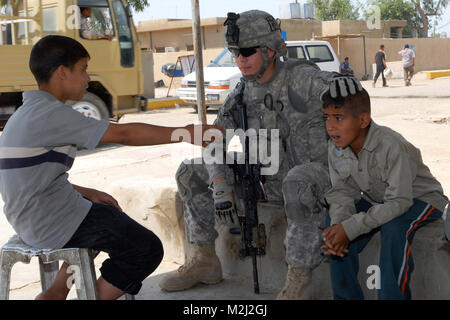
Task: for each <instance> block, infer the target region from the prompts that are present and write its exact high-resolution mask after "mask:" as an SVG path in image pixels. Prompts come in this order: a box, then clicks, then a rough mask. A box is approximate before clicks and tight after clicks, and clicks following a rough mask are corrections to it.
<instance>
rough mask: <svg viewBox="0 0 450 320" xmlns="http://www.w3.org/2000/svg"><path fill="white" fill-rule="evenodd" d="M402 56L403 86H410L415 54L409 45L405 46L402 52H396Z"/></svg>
mask: <svg viewBox="0 0 450 320" xmlns="http://www.w3.org/2000/svg"><path fill="white" fill-rule="evenodd" d="M398 54H399V55H401V56H402V65H403V79H404V80H405V86H410V85H411V79H412V76H413V74H414V64H415V63H416V54H415V53H414V51H413V50H412V49H411V48H410V47H409V44H405V47H404V49H403V50H400V51H399V52H398Z"/></svg>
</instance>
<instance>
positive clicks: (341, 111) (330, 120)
mask: <svg viewBox="0 0 450 320" xmlns="http://www.w3.org/2000/svg"><path fill="white" fill-rule="evenodd" d="M323 117H324V120H325V124H326V128H327V132H328V134H329V135H330V137H331V139H333V141H334V143H335V144H336V146H337V147H339V148H346V147H348V146H350V148H351V149H352V150H353V152H354V153H355V154H356V155H357V154H358V153H359V151H360V150H361V149H362V147H363V146H364V141H365V139H366V134H367V125H368V123H369V122H370V115H369V114H367V113H362V114H361V115H359V116H358V117H354V116H353V115H352V114H350V112H348V111H347V110H346V109H345V108H344V107H340V108H336V107H335V106H334V105H332V104H330V105H328V106H327V107H326V108H324V109H323Z"/></svg>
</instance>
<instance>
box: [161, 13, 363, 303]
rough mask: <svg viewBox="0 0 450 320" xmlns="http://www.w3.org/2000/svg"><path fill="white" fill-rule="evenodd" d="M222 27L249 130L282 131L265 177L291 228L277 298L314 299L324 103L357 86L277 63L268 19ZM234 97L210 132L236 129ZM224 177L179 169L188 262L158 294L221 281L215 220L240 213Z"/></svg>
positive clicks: (322, 213)
mask: <svg viewBox="0 0 450 320" xmlns="http://www.w3.org/2000/svg"><path fill="white" fill-rule="evenodd" d="M224 25H226V26H227V33H226V40H227V46H228V49H229V50H230V51H231V52H232V54H233V55H234V57H235V60H236V62H237V65H238V67H239V69H240V70H241V72H242V75H243V78H242V79H241V82H242V83H241V85H242V84H243V85H245V89H244V93H243V101H244V103H245V104H246V105H247V116H248V124H249V127H250V128H254V129H269V130H268V131H269V132H270V129H278V130H279V139H280V144H279V145H280V148H279V149H278V150H276V151H278V152H279V163H277V166H278V171H277V172H276V173H275V174H273V175H267V176H265V182H264V189H265V191H266V194H267V198H268V200H269V201H283V203H284V208H285V212H286V216H287V222H288V227H287V232H286V236H285V241H284V244H285V247H286V262H287V264H288V273H287V277H286V284H285V287H284V288H283V290H282V291H281V292H280V293H279V295H278V297H277V298H278V299H311V298H312V295H311V272H312V270H313V269H314V268H315V267H317V266H318V265H319V264H320V262H321V260H322V256H321V254H320V244H321V232H322V231H321V229H323V228H324V227H325V218H326V210H325V208H324V205H323V203H322V202H321V200H322V199H323V195H324V193H325V192H326V191H327V190H328V189H329V188H330V183H329V175H328V166H327V134H326V130H325V126H324V122H323V118H322V117H323V116H322V111H321V109H322V101H321V97H322V95H324V94H325V93H327V94H331V96H337V95H342V96H347V95H348V94H355V93H356V90H361V85H360V84H359V82H358V81H357V80H356V79H355V78H353V77H351V76H349V75H345V76H344V75H341V74H339V73H330V72H325V71H320V69H319V68H318V67H317V66H316V65H315V64H312V63H304V62H300V61H296V60H295V61H294V60H292V61H286V62H282V61H280V59H279V58H280V57H281V56H284V55H285V54H286V51H287V50H286V45H285V43H284V41H283V38H282V36H281V30H280V23H279V22H278V21H277V20H275V19H274V18H273V17H272V16H271V15H270V14H268V13H266V12H263V11H258V10H251V11H247V12H243V13H241V14H240V15H239V14H234V13H229V14H228V19H227V20H226V21H225V24H224ZM330 84H332V85H331V86H330ZM330 88H332V90H331V92H330ZM336 89H337V90H336ZM237 92H238V89H235V90H234V92H233V93H231V94H230V95H229V96H228V98H227V100H226V101H225V103H224V105H223V106H222V107H221V108H220V110H219V113H218V117H217V119H216V121H215V124H218V125H221V126H223V127H225V128H227V129H235V128H237V121H235V119H234V118H233V112H232V107H233V104H234V102H235V99H236V96H237ZM268 135H270V133H269V134H268ZM276 151H275V152H276ZM272 152H274V151H273V150H272ZM229 170H230V169H229V167H227V166H226V165H223V164H222V165H220V164H214V165H209V164H205V163H203V164H194V162H192V163H191V164H185V163H182V164H181V165H180V167H179V169H178V171H177V173H176V180H177V184H178V190H179V193H180V196H181V198H182V200H183V203H184V216H185V222H186V233H187V238H188V242H189V251H191V252H192V256H190V257H188V258H187V261H186V263H185V264H184V265H183V266H181V267H180V268H179V269H178V270H176V271H173V272H172V273H170V274H168V275H167V276H166V277H165V278H164V279H163V280H162V281H161V282H160V287H161V288H162V289H164V290H166V291H178V290H184V289H188V288H191V287H193V286H194V285H196V284H198V283H200V282H201V283H206V284H214V283H218V282H220V281H221V280H222V270H221V265H220V261H219V258H218V257H217V255H216V252H215V243H214V241H215V239H216V238H217V236H218V234H217V231H216V230H215V228H214V223H215V219H214V212H215V213H216V215H217V216H222V217H223V216H224V214H226V213H230V212H234V211H235V209H236V205H238V206H239V201H236V199H235V193H234V188H233V182H234V181H233V175H232V174H230V171H229ZM210 185H211V188H208V187H209V186H210ZM211 190H212V191H211ZM238 209H239V207H238Z"/></svg>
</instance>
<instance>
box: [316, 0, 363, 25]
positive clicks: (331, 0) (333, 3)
mask: <svg viewBox="0 0 450 320" xmlns="http://www.w3.org/2000/svg"><path fill="white" fill-rule="evenodd" d="M311 3H312V4H313V5H314V8H315V10H316V17H317V19H319V20H323V21H327V20H346V19H350V20H356V19H358V17H359V13H358V11H359V9H358V8H355V7H354V6H353V5H352V3H351V2H350V0H312V1H311Z"/></svg>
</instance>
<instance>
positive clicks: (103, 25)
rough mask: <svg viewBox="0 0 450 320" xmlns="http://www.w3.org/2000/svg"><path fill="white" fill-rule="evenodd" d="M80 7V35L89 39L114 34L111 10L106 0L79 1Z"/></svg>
mask: <svg viewBox="0 0 450 320" xmlns="http://www.w3.org/2000/svg"><path fill="white" fill-rule="evenodd" d="M78 6H79V7H80V37H82V38H84V39H87V40H99V39H104V38H105V37H104V36H111V37H112V36H114V28H113V24H112V18H111V11H110V9H109V6H108V2H107V1H106V0H102V1H99V0H97V1H89V2H88V1H78Z"/></svg>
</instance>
